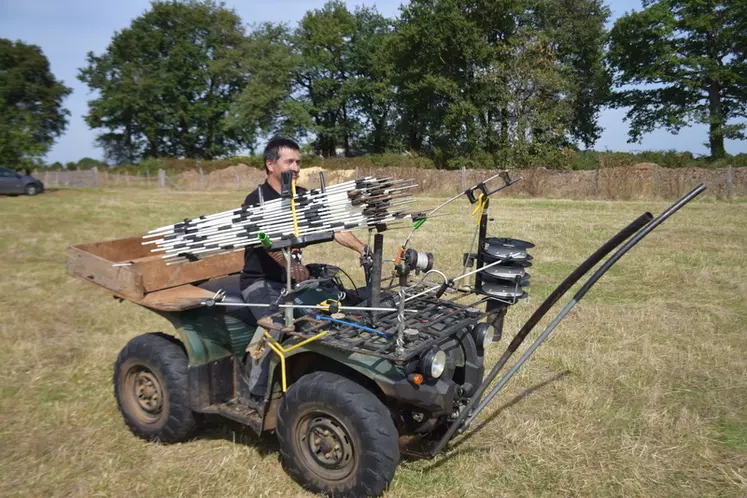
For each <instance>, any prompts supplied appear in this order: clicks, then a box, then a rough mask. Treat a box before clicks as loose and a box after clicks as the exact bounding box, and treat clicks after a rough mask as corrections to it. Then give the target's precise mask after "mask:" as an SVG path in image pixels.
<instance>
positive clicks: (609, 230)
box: [0, 190, 747, 497]
mask: <svg viewBox="0 0 747 498" xmlns="http://www.w3.org/2000/svg"><path fill="white" fill-rule="evenodd" d="M241 200H243V195H242V194H240V193H216V192H210V193H186V192H168V193H156V192H152V191H151V192H140V191H135V190H85V191H84V190H59V191H49V192H47V193H45V194H44V195H41V196H38V197H34V198H27V197H3V198H0V216H2V223H0V274H1V275H2V278H1V279H0V340H1V341H2V346H1V347H0V365H1V366H2V375H0V414H2V416H0V448H2V450H1V451H0V494H1V495H3V496H153V497H162V496H217V497H226V496H308V494H307V493H305V492H304V491H303V490H302V489H301V488H300V487H299V486H297V485H296V484H295V483H294V482H293V481H291V480H290V478H288V477H287V476H286V474H285V473H284V472H283V471H282V469H281V467H280V465H279V463H278V452H277V449H276V446H275V444H274V441H273V438H272V437H266V438H264V439H263V440H262V441H259V440H258V439H257V438H256V437H255V436H254V435H253V434H252V433H251V432H250V431H249V430H243V429H242V428H241V427H240V426H238V425H235V424H231V423H225V424H224V423H218V424H216V425H214V426H211V427H208V428H205V429H203V430H202V431H200V432H199V433H198V434H197V435H196V436H195V438H194V440H192V441H189V442H187V443H184V444H177V445H172V446H160V445H155V444H148V443H145V442H143V441H141V440H139V439H136V438H135V437H134V436H132V435H131V434H130V433H129V431H128V430H127V429H126V427H125V426H124V424H123V423H122V420H121V417H120V415H119V413H118V411H117V408H116V405H115V401H114V398H113V395H112V387H111V374H112V364H113V362H114V360H115V358H116V355H117V353H118V351H119V350H120V349H121V348H122V347H123V346H124V345H125V344H126V342H127V341H128V340H129V339H130V338H132V337H133V336H135V335H138V334H141V333H143V332H147V331H156V330H163V331H169V325H168V323H167V322H166V321H165V320H163V319H161V318H159V317H157V316H156V315H155V314H153V313H150V312H148V311H146V310H144V309H140V308H138V307H137V306H135V305H133V304H130V303H126V302H125V303H121V304H120V303H118V302H116V301H115V300H113V299H112V298H111V297H109V296H108V295H107V294H106V293H104V292H103V291H101V290H98V289H96V288H94V287H93V286H90V285H87V284H85V283H83V282H81V281H78V280H75V279H73V278H71V277H69V276H67V275H66V274H65V266H64V264H65V249H66V248H67V247H68V246H69V245H72V244H77V243H83V242H91V241H98V240H106V239H114V238H122V237H126V236H131V235H136V234H141V233H144V232H145V231H146V230H148V229H149V228H153V227H155V226H159V225H163V224H167V223H173V222H175V221H178V220H179V219H182V218H185V217H190V216H193V215H199V214H205V213H211V212H216V211H222V210H225V209H228V208H231V207H234V206H236V205H238V204H239V203H240V202H241ZM422 202H423V205H424V206H433V205H435V203H436V202H437V200H435V199H423V200H422ZM456 204H458V205H456ZM665 206H666V204H665V203H661V202H658V203H641V202H617V203H613V202H600V201H560V200H552V201H549V200H525V199H496V201H494V203H493V208H492V210H491V213H492V214H493V215H494V216H495V222H494V223H493V224H492V227H491V230H490V232H491V233H493V234H500V235H507V236H513V237H517V238H521V239H526V240H531V241H533V242H535V243H536V244H537V248H535V249H534V251H533V255H534V256H535V266H534V267H533V268H532V269H531V273H532V275H533V277H532V287H531V290H530V293H531V296H532V297H531V299H530V300H529V302H525V303H522V304H520V305H518V306H515V307H514V308H512V310H511V312H510V313H509V319H508V323H507V331H506V333H507V335H512V334H513V333H514V332H515V331H516V330H517V329H518V327H519V326H520V325H521V323H523V321H524V320H525V319H526V318H528V316H529V314H530V313H531V312H532V311H533V310H534V309H535V308H536V306H537V305H538V304H539V303H540V302H541V300H542V299H544V298H545V297H546V296H547V295H548V293H549V292H550V291H551V290H552V289H553V288H554V287H555V285H557V284H558V283H559V282H560V281H561V280H562V279H563V278H564V277H565V275H567V274H568V273H569V272H570V271H572V269H573V268H574V267H575V266H576V265H577V264H578V263H580V262H581V261H582V260H583V259H585V258H586V257H587V256H588V255H589V254H591V252H593V251H594V250H595V249H596V248H597V247H598V246H599V245H600V244H601V243H602V242H604V241H605V240H606V239H607V238H608V237H609V236H611V235H612V234H613V233H615V232H616V231H617V230H619V229H620V228H621V227H622V226H624V225H626V224H627V223H628V222H629V221H631V220H632V219H633V218H635V217H636V216H638V215H639V214H640V213H642V212H644V211H646V210H651V211H652V212H653V213H654V214H657V213H658V212H659V211H661V210H662V209H663V208H664V207H665ZM450 212H451V213H452V214H453V216H451V217H443V218H438V219H436V220H432V221H430V222H428V223H426V224H425V226H424V227H423V228H422V229H421V231H420V232H418V235H417V236H416V237H415V239H414V246H415V247H416V248H419V249H422V250H428V251H433V252H434V254H435V258H436V266H437V268H439V269H442V270H445V271H446V272H447V274H451V275H454V274H456V272H457V271H458V264H459V259H460V257H461V256H460V254H461V252H463V251H464V250H466V249H465V245H466V244H467V243H468V242H469V239H470V238H471V233H472V227H473V223H474V221H473V219H472V218H471V217H470V216H469V207H468V204H467V203H466V201H463V202H461V203H455V204H454V208H453V209H451V211H450ZM404 235H405V233H403V232H402V231H391V232H389V235H388V237H387V238H388V244H389V245H388V246H387V247H388V250H389V251H390V252H391V251H392V250H393V248H394V244H395V243H401V241H402V240H401V239H402V238H403V237H404ZM305 260H306V261H307V262H312V261H327V262H335V263H338V264H340V262H343V263H342V264H341V265H342V266H343V267H344V268H345V269H346V270H349V271H352V272H354V276H355V277H356V278H359V279H360V278H361V273H362V272H361V271H360V269H359V268H357V258H356V257H355V256H354V255H352V254H348V253H346V252H345V250H344V249H341V248H338V247H333V246H330V245H322V246H315V247H312V248H309V249H307V252H306V255H305ZM538 333H539V328H538V330H536V331H535V333H534V334H533V336H536V335H537V334H538ZM505 344H506V342H505V340H504V342H502V343H501V345H502V346H505ZM527 345H528V343H527ZM499 353H500V351H499V349H498V348H497V347H496V348H495V350H494V351H493V353H492V354H491V355H490V361H491V363H492V362H494V361H495V360H496V359H497V357H498V355H499ZM476 425H481V426H483V428H482V430H481V431H480V432H477V433H476V434H474V435H471V436H467V437H466V438H463V440H462V441H459V442H458V443H457V445H456V448H453V449H452V450H451V451H449V452H448V453H447V454H445V455H442V456H440V457H439V458H437V459H436V460H434V461H405V462H403V463H402V464H401V466H400V467H399V470H398V472H397V474H396V476H395V480H394V482H393V483H392V486H391V488H390V490H389V492H388V493H387V496H392V497H405V496H412V497H422V496H486V497H487V496H512V497H513V496H594V497H600V496H667V497H670V496H698V497H700V496H746V495H747V204H745V203H731V204H729V203H716V202H708V201H699V202H695V203H693V204H691V205H689V206H687V207H686V208H685V209H684V210H683V211H681V212H680V213H679V214H677V215H675V217H674V218H672V219H671V220H670V221H669V222H667V223H665V224H664V225H663V226H662V227H661V228H659V229H657V230H656V231H654V232H653V233H652V234H651V235H650V236H649V237H648V238H646V239H644V241H643V242H642V243H641V244H640V245H639V246H637V247H636V248H635V249H634V250H633V251H631V252H630V253H629V254H628V255H627V256H625V257H624V258H623V259H622V260H621V261H620V263H619V264H618V265H617V266H615V267H614V268H613V269H612V271H610V272H609V273H608V274H607V275H606V276H605V277H604V278H603V279H602V280H601V281H600V283H599V284H598V285H597V286H596V287H595V288H594V289H593V290H592V291H591V292H590V293H589V294H588V296H587V297H586V298H585V299H584V300H583V301H582V302H581V303H580V305H579V306H577V307H576V309H575V310H574V311H573V312H572V314H571V315H570V316H569V317H568V318H567V319H566V321H564V322H563V323H562V325H561V326H560V327H559V328H558V329H557V330H556V332H555V334H554V335H553V336H552V338H551V340H550V341H548V343H546V344H545V345H544V346H543V347H542V348H541V349H540V350H539V351H538V353H537V354H536V356H535V357H534V358H533V359H532V360H531V361H530V362H529V363H527V365H526V367H525V369H523V370H522V371H521V372H520V374H518V375H517V376H516V377H515V379H514V380H513V381H512V382H511V383H510V384H509V386H508V387H507V388H506V390H505V392H504V393H503V394H502V395H501V396H500V397H498V398H496V400H495V401H494V402H493V404H492V405H491V406H490V407H489V408H488V410H486V412H485V413H484V414H483V415H481V417H480V419H478V421H477V422H476Z"/></svg>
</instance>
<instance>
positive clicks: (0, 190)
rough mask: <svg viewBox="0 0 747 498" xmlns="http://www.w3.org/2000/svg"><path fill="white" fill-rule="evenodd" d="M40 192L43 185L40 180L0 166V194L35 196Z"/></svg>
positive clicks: (42, 189) (42, 190)
mask: <svg viewBox="0 0 747 498" xmlns="http://www.w3.org/2000/svg"><path fill="white" fill-rule="evenodd" d="M42 192H44V184H43V183H42V181H41V180H38V179H36V178H34V177H33V176H24V175H21V174H20V173H16V172H15V171H13V170H12V169H8V168H3V167H1V166H0V194H26V195H36V194H41V193H42Z"/></svg>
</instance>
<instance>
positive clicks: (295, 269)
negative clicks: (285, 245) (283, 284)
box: [267, 251, 310, 282]
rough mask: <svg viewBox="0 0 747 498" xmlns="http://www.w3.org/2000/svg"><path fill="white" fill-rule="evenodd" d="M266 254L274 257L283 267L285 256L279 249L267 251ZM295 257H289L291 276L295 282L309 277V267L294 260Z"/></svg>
mask: <svg viewBox="0 0 747 498" xmlns="http://www.w3.org/2000/svg"><path fill="white" fill-rule="evenodd" d="M267 254H268V255H269V256H270V257H271V258H272V259H274V260H275V261H276V262H277V263H278V264H279V265H280V266H282V267H283V268H285V267H286V265H285V256H284V255H283V253H282V252H281V251H267ZM294 259H295V258H291V278H292V279H293V280H295V281H296V282H303V281H304V280H308V279H309V276H310V275H309V269H308V268H306V266H305V265H303V264H301V263H298V262H295V261H294Z"/></svg>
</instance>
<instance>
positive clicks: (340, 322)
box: [316, 315, 389, 339]
mask: <svg viewBox="0 0 747 498" xmlns="http://www.w3.org/2000/svg"><path fill="white" fill-rule="evenodd" d="M316 319H317V320H324V321H327V322H335V323H339V324H342V325H349V326H350V327H355V328H357V329H361V330H365V331H367V332H373V333H375V334H379V335H380V336H381V337H385V338H387V339H389V335H387V334H385V333H384V332H381V331H380V330H376V329H372V328H370V327H366V326H365V325H358V324H357V323H352V322H345V321H343V320H338V319H337V318H330V317H328V316H324V315H316Z"/></svg>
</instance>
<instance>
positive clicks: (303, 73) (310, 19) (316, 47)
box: [293, 0, 360, 157]
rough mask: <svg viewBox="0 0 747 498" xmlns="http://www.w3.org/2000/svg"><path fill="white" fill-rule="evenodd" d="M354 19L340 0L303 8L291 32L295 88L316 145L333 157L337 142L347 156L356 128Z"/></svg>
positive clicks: (358, 129) (326, 155) (324, 153)
mask: <svg viewBox="0 0 747 498" xmlns="http://www.w3.org/2000/svg"><path fill="white" fill-rule="evenodd" d="M355 29H356V23H355V18H354V17H353V15H352V14H351V13H350V11H348V9H347V7H346V6H345V4H344V3H343V2H341V1H339V0H335V1H331V2H327V3H326V4H325V5H324V7H322V8H321V9H319V10H313V11H309V12H307V13H306V15H305V16H304V17H303V19H301V22H300V23H299V24H298V28H297V29H296V30H295V33H294V36H293V47H294V50H295V51H296V53H297V54H298V56H299V57H300V61H301V65H300V67H299V69H298V71H297V73H296V74H295V77H294V79H295V87H296V90H297V91H298V92H299V94H300V99H301V101H302V102H303V103H304V104H305V109H306V111H307V112H308V115H309V117H310V118H311V120H313V123H314V127H313V130H312V131H313V134H314V135H315V140H314V144H315V148H316V149H317V150H318V151H319V152H321V154H322V155H323V156H325V157H329V156H334V155H335V154H336V148H337V146H338V145H342V146H343V148H344V151H345V155H346V156H347V155H349V153H350V148H351V147H350V145H351V141H352V140H354V138H355V136H356V134H357V133H358V132H359V131H360V123H359V122H358V120H357V119H356V116H355V109H354V101H353V94H354V75H353V67H352V64H351V50H352V44H351V41H352V38H353V36H354V33H355Z"/></svg>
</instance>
